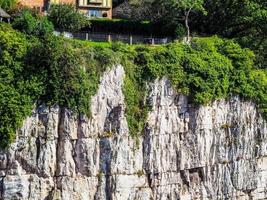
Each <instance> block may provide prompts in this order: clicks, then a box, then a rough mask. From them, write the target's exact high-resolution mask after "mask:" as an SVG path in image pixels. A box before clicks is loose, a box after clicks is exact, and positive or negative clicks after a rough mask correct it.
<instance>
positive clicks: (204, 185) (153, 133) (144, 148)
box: [0, 66, 267, 200]
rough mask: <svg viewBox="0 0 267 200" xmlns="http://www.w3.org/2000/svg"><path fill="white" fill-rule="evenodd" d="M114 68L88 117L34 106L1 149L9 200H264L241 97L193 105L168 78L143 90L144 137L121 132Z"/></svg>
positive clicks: (258, 129) (262, 136) (266, 170)
mask: <svg viewBox="0 0 267 200" xmlns="http://www.w3.org/2000/svg"><path fill="white" fill-rule="evenodd" d="M123 79H124V70H123V67H122V66H117V67H114V68H113V69H110V70H109V71H107V72H106V73H105V74H104V76H103V77H102V79H101V82H100V85H99V89H98V92H97V94H96V95H95V96H94V97H92V105H91V110H92V117H91V118H90V119H88V118H87V117H85V116H83V115H79V116H78V115H76V114H74V113H72V112H71V111H70V110H68V109H65V108H60V107H58V106H53V107H45V106H40V107H38V108H37V109H36V110H34V111H33V113H32V116H30V117H28V118H27V119H26V120H25V123H24V125H23V127H22V128H21V129H20V130H19V131H18V133H17V138H16V141H15V143H14V144H12V146H11V147H10V148H9V149H8V150H6V151H2V152H0V193H1V199H7V200H9V199H10V200H56V199H59V200H109V199H110V200H111V199H112V200H152V199H154V200H178V199H181V200H187V199H188V200H190V199H238V200H246V199H247V200H250V199H267V123H266V121H265V120H264V119H263V118H262V116H261V115H260V113H259V112H258V111H257V109H256V105H255V104H254V103H252V102H248V101H243V100H242V99H240V98H239V97H236V96H234V97H231V98H229V99H228V100H220V101H215V102H213V103H212V104H210V105H208V106H200V107H194V106H192V105H191V104H190V99H188V98H187V97H186V96H184V95H181V94H177V93H176V92H175V91H174V90H173V88H172V87H171V84H170V82H169V81H168V80H167V79H164V78H163V79H161V80H156V81H155V82H154V83H153V84H150V85H149V86H148V87H149V88H148V91H149V93H148V96H147V103H148V104H150V106H151V108H152V110H151V112H150V113H149V116H148V119H147V123H146V127H145V131H144V134H143V135H142V136H140V138H139V145H138V142H137V141H136V139H134V138H132V137H131V136H130V134H129V129H128V125H127V121H126V118H125V103H124V96H123V93H122V85H123Z"/></svg>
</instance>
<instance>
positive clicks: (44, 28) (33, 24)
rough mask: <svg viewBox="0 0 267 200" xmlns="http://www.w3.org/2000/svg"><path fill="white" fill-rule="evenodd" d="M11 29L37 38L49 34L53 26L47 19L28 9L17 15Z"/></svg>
mask: <svg viewBox="0 0 267 200" xmlns="http://www.w3.org/2000/svg"><path fill="white" fill-rule="evenodd" d="M13 28H15V29H18V30H20V31H21V32H24V33H26V34H28V35H33V36H36V37H39V38H42V37H45V36H46V35H49V34H51V33H52V32H53V30H54V27H53V24H52V23H51V22H50V21H48V19H47V17H44V16H41V15H40V14H38V13H37V12H34V11H32V10H29V9H25V10H22V12H21V13H19V15H18V16H17V17H16V18H15V20H14V22H13Z"/></svg>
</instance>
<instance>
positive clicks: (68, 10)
mask: <svg viewBox="0 0 267 200" xmlns="http://www.w3.org/2000/svg"><path fill="white" fill-rule="evenodd" d="M48 19H49V20H50V21H51V22H52V23H53V24H54V26H55V28H57V29H59V30H61V31H65V30H69V31H77V30H80V29H81V28H83V27H86V26H89V25H90V22H89V19H88V18H87V17H86V16H85V15H83V14H82V13H80V12H79V11H78V10H77V9H76V8H75V6H74V5H72V4H52V5H51V7H50V9H49V10H48Z"/></svg>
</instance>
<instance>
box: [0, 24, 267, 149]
mask: <svg viewBox="0 0 267 200" xmlns="http://www.w3.org/2000/svg"><path fill="white" fill-rule="evenodd" d="M116 64H122V65H123V66H124V69H125V72H126V74H125V80H124V87H123V92H124V96H125V103H126V118H127V121H128V125H129V128H130V134H131V135H132V136H138V135H139V134H140V133H142V130H143V128H144V125H145V121H146V117H147V114H148V112H149V109H150V108H148V106H147V105H146V104H145V100H144V98H145V95H146V83H147V82H151V81H154V79H155V78H158V77H159V78H161V77H167V78H168V79H170V81H171V82H172V85H173V87H174V88H176V89H177V91H179V92H182V93H184V94H187V95H189V96H190V97H192V98H191V99H192V100H193V103H194V104H195V105H196V106H197V105H200V104H204V105H206V104H209V103H210V102H212V101H213V100H216V99H221V98H227V97H229V95H231V94H238V95H241V96H242V97H244V98H246V99H248V100H253V101H255V102H256V103H257V105H258V107H259V110H260V111H261V112H262V113H263V114H264V115H265V116H267V108H266V107H267V106H266V104H267V94H266V91H267V73H266V71H264V70H262V69H257V68H256V67H254V54H253V53H252V52H251V51H250V50H248V49H243V48H241V47H240V46H239V45H238V44H237V43H235V42H234V41H232V40H226V39H221V38H218V37H208V38H197V39H195V40H193V41H192V44H191V46H188V45H184V44H182V43H180V42H173V43H170V44H167V45H163V46H144V45H141V46H127V45H125V44H121V43H114V44H113V45H111V47H109V46H106V47H103V46H102V47H101V46H91V45H87V44H85V43H80V42H76V41H75V40H68V39H64V38H61V37H55V36H52V35H45V36H44V37H43V38H42V39H38V38H35V37H34V36H26V35H24V34H22V33H20V32H19V31H15V30H13V29H12V28H11V27H10V26H8V25H3V24H0V69H1V70H0V139H1V140H0V141H1V142H0V146H1V147H2V148H5V147H7V146H8V145H9V144H10V143H11V142H12V141H13V140H14V138H15V132H16V129H18V128H19V127H20V126H21V125H22V122H23V120H24V119H25V118H26V117H27V116H28V115H30V114H31V110H32V109H33V107H34V104H38V103H42V104H46V105H53V104H59V105H60V106H64V107H68V108H70V109H72V110H73V111H75V112H77V113H85V114H87V115H88V116H90V106H91V105H90V100H91V97H92V95H94V94H95V93H96V91H97V89H98V85H99V80H100V77H101V75H102V74H103V72H104V71H105V70H106V69H107V68H108V67H113V66H115V65H116Z"/></svg>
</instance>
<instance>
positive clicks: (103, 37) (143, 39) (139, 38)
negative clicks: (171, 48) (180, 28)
mask: <svg viewBox="0 0 267 200" xmlns="http://www.w3.org/2000/svg"><path fill="white" fill-rule="evenodd" d="M54 34H55V35H59V34H60V33H59V32H56V31H55V33H54ZM63 36H65V37H68V38H75V39H80V40H88V41H92V42H118V41H120V42H123V43H127V44H130V45H132V44H152V45H153V44H155V45H156V44H166V43H168V42H171V41H173V38H171V37H153V36H145V35H129V34H114V33H90V32H75V33H69V32H63Z"/></svg>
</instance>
